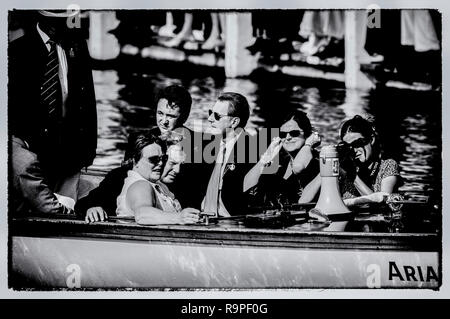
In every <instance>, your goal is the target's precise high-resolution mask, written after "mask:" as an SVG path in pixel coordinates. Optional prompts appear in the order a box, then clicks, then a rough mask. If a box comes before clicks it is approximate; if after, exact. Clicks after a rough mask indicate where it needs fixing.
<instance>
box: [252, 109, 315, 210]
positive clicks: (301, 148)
mask: <svg viewBox="0 0 450 319" xmlns="http://www.w3.org/2000/svg"><path fill="white" fill-rule="evenodd" d="M318 143H320V137H319V135H318V133H317V132H314V133H313V132H312V128H311V123H310V121H309V119H308V117H307V116H306V114H305V113H303V112H301V111H295V112H293V113H290V114H289V115H288V116H287V117H286V118H285V120H284V121H283V122H282V125H281V126H280V133H279V137H276V138H274V140H273V141H272V143H271V144H270V146H269V147H268V149H267V151H266V152H265V153H264V154H263V156H261V159H260V161H259V162H258V163H257V164H256V165H255V166H254V167H253V168H252V169H251V170H250V171H249V173H248V174H247V176H246V177H245V179H244V191H248V192H249V194H250V195H251V197H252V199H253V200H252V204H253V205H255V206H261V205H264V206H274V205H280V204H281V205H284V204H292V203H297V201H298V199H299V198H300V196H301V194H302V190H303V187H304V186H305V185H307V184H308V183H309V182H310V181H311V180H312V179H313V178H314V177H315V176H316V174H317V173H318V171H319V165H318V161H317V160H316V159H314V156H313V155H314V152H315V151H314V150H313V147H314V146H315V145H317V144H318Z"/></svg>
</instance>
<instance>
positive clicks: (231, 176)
mask: <svg viewBox="0 0 450 319" xmlns="http://www.w3.org/2000/svg"><path fill="white" fill-rule="evenodd" d="M249 115H250V107H249V104H248V102H247V99H246V98H245V97H244V96H243V95H241V94H239V93H233V92H225V93H223V94H221V95H220V96H219V97H218V99H217V102H216V103H215V104H214V106H213V107H212V109H211V110H210V111H209V118H208V121H209V122H210V123H211V127H212V128H213V130H214V131H216V133H217V135H216V139H215V140H214V143H213V144H211V145H213V148H214V149H215V150H216V151H217V152H215V153H216V154H215V155H216V156H215V162H214V163H213V165H212V166H213V167H210V168H211V170H210V171H211V175H210V178H209V182H208V188H207V192H206V196H205V198H204V200H203V211H204V212H205V213H206V214H215V215H218V216H230V215H237V214H244V213H245V211H246V209H247V207H248V195H247V194H246V193H244V190H243V183H244V177H245V175H246V174H247V173H248V171H249V170H250V169H251V168H252V167H253V165H254V164H255V163H256V162H257V157H258V154H257V144H256V143H255V142H254V141H253V140H252V139H254V137H252V136H251V135H250V134H248V133H247V132H246V131H245V130H244V127H245V125H246V124H247V121H248V118H249ZM208 149H211V148H209V147H208V146H206V147H205V151H204V156H208Z"/></svg>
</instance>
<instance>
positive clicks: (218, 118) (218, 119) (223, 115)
mask: <svg viewBox="0 0 450 319" xmlns="http://www.w3.org/2000/svg"><path fill="white" fill-rule="evenodd" d="M208 112H209V116H211V114H214V119H215V120H216V121H220V119H221V118H222V117H225V116H229V115H226V114H219V113H217V112H213V111H212V110H208Z"/></svg>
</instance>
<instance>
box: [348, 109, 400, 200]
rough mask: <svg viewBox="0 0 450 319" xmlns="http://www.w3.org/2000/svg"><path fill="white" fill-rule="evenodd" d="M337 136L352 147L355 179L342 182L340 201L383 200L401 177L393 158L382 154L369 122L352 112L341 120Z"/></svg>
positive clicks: (392, 191)
mask: <svg viewBox="0 0 450 319" xmlns="http://www.w3.org/2000/svg"><path fill="white" fill-rule="evenodd" d="M340 136H341V140H342V142H344V143H345V144H346V146H348V147H349V149H350V150H351V151H352V155H353V161H354V163H355V166H356V178H355V180H354V181H353V183H346V184H345V185H344V189H343V191H344V192H343V193H344V203H345V204H346V205H347V206H353V205H358V204H364V203H373V202H375V203H381V202H384V201H386V199H387V196H388V195H390V194H392V193H394V192H396V191H397V189H398V187H399V184H400V183H401V177H400V173H399V167H398V164H397V162H396V161H395V160H394V159H391V158H385V157H384V156H383V154H382V151H381V147H380V143H379V139H378V136H377V133H376V130H375V128H374V127H373V125H372V124H371V123H370V122H369V121H368V120H366V119H364V118H362V117H361V116H359V115H355V116H354V117H353V118H352V119H350V120H348V121H346V122H344V123H343V124H342V127H341V132H340ZM348 197H351V198H348Z"/></svg>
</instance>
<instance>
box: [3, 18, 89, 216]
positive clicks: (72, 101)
mask: <svg viewBox="0 0 450 319" xmlns="http://www.w3.org/2000/svg"><path fill="white" fill-rule="evenodd" d="M24 14H30V12H24ZM32 14H33V18H36V20H37V22H36V23H34V24H31V26H32V27H31V28H29V29H27V30H26V31H25V34H24V36H23V37H21V38H19V39H17V40H15V41H13V42H12V43H11V44H10V46H9V52H8V53H9V83H8V115H9V118H8V119H9V123H8V124H9V134H10V141H12V136H14V137H15V138H16V140H17V141H20V143H16V144H15V145H19V146H20V147H21V150H20V151H21V152H29V153H30V156H27V157H19V156H15V154H14V153H15V150H17V148H12V152H13V154H12V155H13V156H12V161H13V162H12V163H11V160H10V168H12V169H11V171H12V172H13V175H14V176H13V177H14V178H16V177H17V178H18V179H19V183H17V184H16V183H15V184H14V185H20V187H19V188H18V189H17V188H16V187H14V189H13V192H12V193H13V194H12V195H13V196H18V197H21V196H22V197H23V198H22V199H23V200H24V201H25V202H28V203H29V204H30V205H29V209H31V210H33V209H35V210H39V207H40V206H39V205H38V206H36V205H34V204H33V203H36V202H39V201H55V200H56V198H55V196H54V195H53V194H51V192H54V193H58V194H59V195H63V196H65V197H68V198H71V199H72V200H74V201H75V200H76V199H77V188H78V182H79V174H80V170H81V169H82V168H83V167H87V166H89V165H91V164H92V162H93V159H94V158H95V155H96V147H97V113H96V101H95V94H94V85H93V80H92V69H91V66H90V56H89V52H88V49H87V43H86V40H85V39H84V38H83V34H82V33H81V32H82V31H81V30H77V29H69V28H68V27H67V19H68V15H67V14H66V13H65V12H49V11H43V10H42V11H39V14H37V13H36V12H33V13H32ZM75 14H78V13H75ZM30 18H31V17H30ZM16 155H17V154H16ZM20 158H28V159H33V162H32V163H31V162H26V163H25V162H21V163H17V161H20ZM15 164H18V165H15ZM31 166H32V167H38V168H39V172H38V173H37V174H27V175H23V174H22V175H20V174H21V173H20V172H22V171H23V170H24V169H25V171H26V167H31ZM16 168H20V171H18V170H17V169H16ZM28 171H29V172H30V170H28ZM16 173H17V174H19V175H18V176H15V175H17V174H16ZM35 179H39V180H41V179H42V183H40V185H42V184H45V185H46V191H45V194H48V190H50V191H51V192H50V194H51V196H47V195H45V196H41V195H42V192H41V191H40V190H36V191H33V192H29V189H24V188H29V187H34V186H35V185H36V184H35V183H34V182H35ZM38 184H39V183H38ZM30 193H31V194H34V195H33V197H34V198H32V199H30V198H27V197H26V196H24V194H30ZM41 204H42V203H41ZM41 206H45V205H41Z"/></svg>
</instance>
